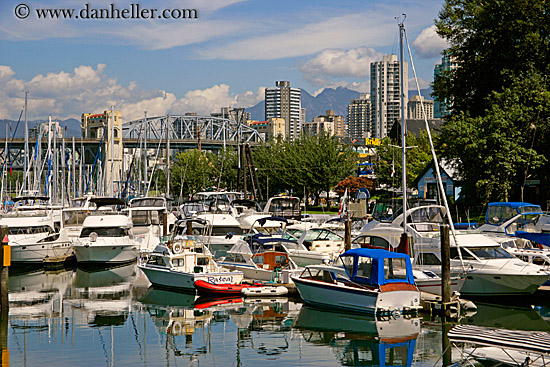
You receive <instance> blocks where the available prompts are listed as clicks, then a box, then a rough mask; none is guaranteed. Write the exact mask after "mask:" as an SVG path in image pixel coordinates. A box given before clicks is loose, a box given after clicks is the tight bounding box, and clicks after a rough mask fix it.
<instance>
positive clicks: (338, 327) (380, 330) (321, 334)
mask: <svg viewBox="0 0 550 367" xmlns="http://www.w3.org/2000/svg"><path fill="white" fill-rule="evenodd" d="M294 326H295V327H296V328H298V329H300V331H301V332H302V335H303V336H304V339H305V340H306V341H307V342H309V343H314V344H321V345H328V346H330V347H331V348H332V350H333V352H334V354H335V355H336V357H337V359H338V360H339V361H340V363H341V364H342V365H344V366H411V364H412V362H413V355H414V351H415V345H416V339H417V337H418V335H419V333H420V319H419V318H410V319H409V318H403V317H400V318H397V319H394V318H391V317H388V318H384V319H383V318H376V317H369V316H357V315H350V314H343V313H336V312H332V311H330V312H329V311H323V310H318V309H314V308H310V307H308V306H306V307H302V309H301V311H300V313H299V315H298V318H297V319H296V321H295V323H294Z"/></svg>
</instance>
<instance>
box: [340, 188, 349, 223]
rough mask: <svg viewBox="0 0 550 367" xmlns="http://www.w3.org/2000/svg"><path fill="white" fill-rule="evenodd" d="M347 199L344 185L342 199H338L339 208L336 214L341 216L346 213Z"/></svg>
mask: <svg viewBox="0 0 550 367" xmlns="http://www.w3.org/2000/svg"><path fill="white" fill-rule="evenodd" d="M347 199H348V188H347V187H346V191H345V192H344V196H342V201H340V209H338V215H339V216H340V217H342V216H343V215H344V214H345V213H346V201H347Z"/></svg>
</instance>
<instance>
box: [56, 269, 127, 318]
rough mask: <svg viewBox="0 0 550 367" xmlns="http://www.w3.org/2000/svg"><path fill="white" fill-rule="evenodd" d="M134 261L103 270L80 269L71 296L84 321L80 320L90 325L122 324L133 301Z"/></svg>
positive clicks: (74, 306)
mask: <svg viewBox="0 0 550 367" xmlns="http://www.w3.org/2000/svg"><path fill="white" fill-rule="evenodd" d="M134 276H135V266H134V264H127V265H124V266H117V267H111V268H106V269H101V270H96V269H88V268H77V269H76V271H75V273H74V275H73V282H72V285H71V289H70V299H69V300H68V301H67V302H68V303H69V304H70V305H71V306H72V307H73V308H74V309H79V310H81V311H83V312H79V313H77V314H75V317H77V316H80V317H82V318H85V320H77V321H82V322H85V323H88V324H90V325H91V326H108V325H123V324H124V323H125V322H126V319H127V318H128V314H129V312H130V309H131V304H132V296H131V290H132V280H133V278H134Z"/></svg>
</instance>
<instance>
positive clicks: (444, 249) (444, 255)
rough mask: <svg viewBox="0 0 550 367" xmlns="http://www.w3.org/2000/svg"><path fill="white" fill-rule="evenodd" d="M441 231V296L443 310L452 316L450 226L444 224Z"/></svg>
mask: <svg viewBox="0 0 550 367" xmlns="http://www.w3.org/2000/svg"><path fill="white" fill-rule="evenodd" d="M439 228H440V230H441V296H442V300H441V301H442V303H443V304H442V309H443V310H444V315H445V316H450V314H449V313H450V310H449V303H450V302H451V260H450V257H451V240H450V237H449V226H448V225H446V224H444V225H441V226H440V227H439Z"/></svg>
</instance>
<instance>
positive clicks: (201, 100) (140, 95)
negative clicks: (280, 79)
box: [0, 64, 265, 121]
mask: <svg viewBox="0 0 550 367" xmlns="http://www.w3.org/2000/svg"><path fill="white" fill-rule="evenodd" d="M105 70H106V66H105V65H104V64H98V65H97V66H96V67H95V68H94V67H92V66H88V65H81V66H79V67H77V68H75V69H74V70H73V71H72V72H65V71H61V72H58V73H48V74H46V75H42V74H39V75H36V76H34V77H33V78H31V80H30V81H24V80H21V79H16V77H15V73H14V71H13V70H12V69H11V68H10V67H9V66H3V65H0V100H1V101H2V103H1V104H0V119H17V118H18V117H19V114H20V113H21V110H22V108H23V105H24V97H23V90H27V91H29V103H28V118H29V119H30V120H33V119H45V118H47V116H48V115H52V116H55V117H56V118H59V119H65V118H69V117H73V118H77V119H79V118H80V115H81V114H82V113H85V112H101V111H104V110H106V109H109V108H110V107H111V106H115V107H116V109H118V110H121V111H122V114H123V118H124V120H125V121H131V120H134V119H139V118H142V117H143V115H144V111H147V114H148V116H161V115H165V114H168V113H171V114H183V113H186V112H196V113H199V114H210V113H212V112H218V111H219V110H220V108H221V107H227V106H230V107H245V108H246V107H251V106H253V105H255V104H256V103H258V102H259V101H261V100H262V99H263V91H264V89H265V88H263V87H262V88H258V90H257V91H256V92H252V91H245V92H243V93H240V94H239V93H232V92H231V90H230V87H229V86H228V85H226V84H219V85H214V86H212V87H210V88H206V89H203V90H200V89H199V90H192V91H189V92H187V93H186V94H185V96H184V97H183V98H178V97H177V96H176V95H175V94H173V93H170V92H167V91H164V90H160V89H153V90H144V89H141V88H140V87H139V86H138V85H137V84H136V83H135V82H131V83H129V84H128V85H127V86H123V85H121V84H119V83H118V81H117V80H116V79H114V78H108V77H107V76H106V75H105Z"/></svg>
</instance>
